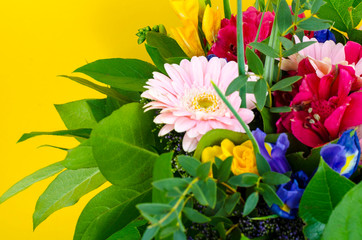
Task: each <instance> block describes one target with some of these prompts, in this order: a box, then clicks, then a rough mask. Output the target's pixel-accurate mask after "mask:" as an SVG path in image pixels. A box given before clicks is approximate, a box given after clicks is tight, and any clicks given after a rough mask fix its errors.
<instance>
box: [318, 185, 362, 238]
mask: <svg viewBox="0 0 362 240" xmlns="http://www.w3.org/2000/svg"><path fill="white" fill-rule="evenodd" d="M361 199H362V184H361V183H360V184H358V185H357V186H355V187H354V188H352V189H351V190H350V191H348V193H347V194H346V195H345V196H344V197H343V199H342V200H341V202H340V203H339V204H338V205H337V207H336V208H335V209H334V211H333V212H332V214H331V216H330V218H329V221H328V224H327V225H326V228H325V231H324V234H323V238H324V239H362V232H361V227H362V218H361V214H362V201H361Z"/></svg>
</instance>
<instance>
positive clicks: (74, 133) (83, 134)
mask: <svg viewBox="0 0 362 240" xmlns="http://www.w3.org/2000/svg"><path fill="white" fill-rule="evenodd" d="M91 132H92V129H89V128H80V129H73V130H61V131H54V132H31V133H25V134H23V136H21V138H20V139H19V140H18V143H20V142H24V141H26V140H28V139H29V138H33V137H36V136H43V135H48V136H63V137H80V138H84V139H86V138H89V136H90V133H91Z"/></svg>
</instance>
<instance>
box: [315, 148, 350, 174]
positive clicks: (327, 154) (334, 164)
mask: <svg viewBox="0 0 362 240" xmlns="http://www.w3.org/2000/svg"><path fill="white" fill-rule="evenodd" d="M320 155H321V157H322V158H323V160H324V161H325V162H326V163H327V164H328V165H329V166H330V167H331V168H332V169H333V170H334V171H336V172H338V173H340V172H341V170H342V168H343V166H344V165H345V164H346V154H345V151H344V147H343V146H342V145H339V144H328V145H326V146H324V147H322V149H321V152H320Z"/></svg>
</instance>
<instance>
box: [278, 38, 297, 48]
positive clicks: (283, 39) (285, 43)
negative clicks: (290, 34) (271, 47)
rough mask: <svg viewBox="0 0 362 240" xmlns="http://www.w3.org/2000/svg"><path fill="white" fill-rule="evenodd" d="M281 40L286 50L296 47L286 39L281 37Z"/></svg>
mask: <svg viewBox="0 0 362 240" xmlns="http://www.w3.org/2000/svg"><path fill="white" fill-rule="evenodd" d="M279 40H280V42H281V43H282V44H283V47H284V48H285V49H286V50H288V49H291V48H292V47H293V46H294V43H293V42H292V41H290V40H289V39H288V38H286V37H279Z"/></svg>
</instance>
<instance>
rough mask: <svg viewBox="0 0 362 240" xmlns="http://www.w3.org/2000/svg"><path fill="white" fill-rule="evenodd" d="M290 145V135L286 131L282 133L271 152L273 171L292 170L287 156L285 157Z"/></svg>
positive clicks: (284, 171)
mask: <svg viewBox="0 0 362 240" xmlns="http://www.w3.org/2000/svg"><path fill="white" fill-rule="evenodd" d="M288 147H289V140H288V136H287V135H286V134H285V133H282V134H280V136H279V137H278V140H277V142H276V144H275V146H274V147H273V149H272V152H271V156H272V161H271V163H270V167H271V169H272V171H274V172H279V173H286V172H289V171H291V170H292V169H291V167H290V165H289V163H288V160H287V158H286V157H285V154H286V152H287V150H288Z"/></svg>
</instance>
